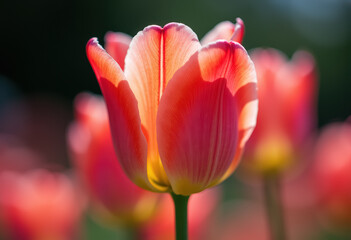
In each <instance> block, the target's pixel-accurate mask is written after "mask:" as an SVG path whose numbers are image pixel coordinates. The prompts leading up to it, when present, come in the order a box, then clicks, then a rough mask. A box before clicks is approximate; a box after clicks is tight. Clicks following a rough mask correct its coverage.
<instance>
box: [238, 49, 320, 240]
mask: <svg viewBox="0 0 351 240" xmlns="http://www.w3.org/2000/svg"><path fill="white" fill-rule="evenodd" d="M250 56H251V57H252V60H253V62H254V64H255V68H256V72H257V83H258V89H259V92H258V99H259V111H258V116H257V126H256V128H255V130H254V132H253V134H252V137H251V138H250V140H249V141H248V143H247V151H246V154H245V156H244V158H245V161H244V162H243V167H244V168H243V169H244V170H245V171H246V172H247V173H254V175H255V174H256V175H258V176H259V177H262V178H263V181H264V184H263V186H264V197H265V202H266V208H267V215H268V218H269V222H270V225H271V227H270V228H271V235H272V239H279V240H284V239H285V238H286V233H285V223H284V219H285V217H284V213H283V212H284V211H283V204H282V200H281V183H280V177H281V175H282V174H283V173H284V171H285V170H286V169H289V168H290V167H291V166H292V165H293V164H294V163H296V162H297V161H296V159H297V158H300V157H301V156H302V152H303V147H305V146H306V145H307V143H308V139H309V137H310V136H311V133H312V130H313V127H314V123H315V109H314V107H315V88H316V73H315V64H314V60H313V57H312V56H311V55H310V54H309V53H307V52H303V51H300V52H297V53H295V55H294V56H293V58H292V60H291V61H288V60H287V58H286V57H285V56H284V55H283V54H282V53H280V52H278V51H277V50H274V49H267V50H263V49H256V50H254V51H252V52H251V54H250Z"/></svg>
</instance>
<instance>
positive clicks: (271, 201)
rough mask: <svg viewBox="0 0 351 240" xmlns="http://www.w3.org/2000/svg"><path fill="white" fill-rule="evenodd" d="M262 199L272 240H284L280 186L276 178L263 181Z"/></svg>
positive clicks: (268, 177) (269, 177)
mask: <svg viewBox="0 0 351 240" xmlns="http://www.w3.org/2000/svg"><path fill="white" fill-rule="evenodd" d="M264 197H265V203H266V210H267V216H268V220H269V226H270V232H271V238H272V240H286V239H287V238H286V232H285V221H284V212H283V205H282V199H281V186H280V179H279V177H278V176H267V177H266V178H265V179H264Z"/></svg>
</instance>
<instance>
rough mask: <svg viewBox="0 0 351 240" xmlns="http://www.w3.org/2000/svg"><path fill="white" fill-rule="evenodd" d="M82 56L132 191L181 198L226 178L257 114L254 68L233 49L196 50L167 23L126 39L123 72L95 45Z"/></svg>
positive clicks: (182, 30)
mask: <svg viewBox="0 0 351 240" xmlns="http://www.w3.org/2000/svg"><path fill="white" fill-rule="evenodd" d="M87 55H88V59H89V61H90V63H91V65H92V67H93V70H94V72H95V74H96V77H97V79H98V82H99V84H100V87H101V90H102V93H103V95H104V98H105V101H106V104H107V108H108V112H109V118H110V124H111V132H112V136H113V139H114V144H115V150H116V153H117V156H118V159H119V161H120V163H121V165H122V167H123V169H124V170H125V172H126V174H127V175H128V177H129V178H130V179H131V180H132V181H133V182H134V183H136V184H137V185H139V186H141V187H143V188H145V189H148V190H152V191H157V192H169V191H173V192H174V193H176V194H181V195H189V194H192V193H196V192H200V191H202V190H204V189H206V188H208V187H211V186H214V185H217V184H218V183H220V182H222V181H223V180H224V179H226V178H227V177H228V176H229V175H230V174H231V173H232V172H233V171H234V169H235V168H236V166H237V164H238V161H239V158H240V155H241V153H242V150H243V148H244V146H245V143H246V141H247V139H248V138H249V136H250V134H251V132H252V130H253V128H254V126H255V122H256V113H257V96H256V75H255V70H254V66H253V64H252V62H251V60H250V58H249V56H248V54H247V53H246V50H245V49H244V48H243V47H242V46H241V45H240V44H239V43H237V42H233V41H217V42H213V43H211V44H209V45H206V46H204V47H201V45H200V43H199V41H198V39H197V36H196V34H195V33H194V32H193V31H192V30H191V29H190V28H189V27H187V26H185V25H183V24H179V23H170V24H168V25H166V26H165V27H164V28H161V27H159V26H154V25H153V26H149V27H147V28H145V29H144V30H143V31H141V32H139V33H138V34H137V35H136V36H135V37H134V38H133V40H132V42H131V44H130V47H129V49H128V53H127V56H126V59H125V66H124V71H122V69H121V67H120V66H119V65H118V64H117V63H116V61H115V60H114V59H113V58H112V57H110V55H108V54H107V53H106V52H105V50H104V49H103V48H102V47H101V46H100V45H99V44H98V42H97V40H96V39H91V40H90V41H89V42H88V44H87Z"/></svg>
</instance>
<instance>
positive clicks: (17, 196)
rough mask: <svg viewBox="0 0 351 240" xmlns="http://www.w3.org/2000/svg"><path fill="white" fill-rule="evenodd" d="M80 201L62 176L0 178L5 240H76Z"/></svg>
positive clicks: (31, 174) (42, 173)
mask: <svg viewBox="0 0 351 240" xmlns="http://www.w3.org/2000/svg"><path fill="white" fill-rule="evenodd" d="M80 206H81V198H80V197H79V195H78V194H77V192H76V189H75V187H74V185H73V183H72V182H71V180H69V179H68V178H67V177H66V176H65V175H63V174H59V173H57V174H54V173H50V172H47V171H45V170H36V171H34V170H33V171H31V172H27V173H23V174H19V173H15V172H3V173H1V175H0V213H2V219H3V223H4V224H5V226H4V230H5V234H7V235H6V236H7V238H6V239H13V240H44V239H55V240H68V239H75V238H76V237H77V236H76V234H77V233H76V231H77V229H76V228H77V226H78V222H79V218H80V214H81V210H82V209H81V207H80Z"/></svg>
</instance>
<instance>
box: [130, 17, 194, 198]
mask: <svg viewBox="0 0 351 240" xmlns="http://www.w3.org/2000/svg"><path fill="white" fill-rule="evenodd" d="M199 48H200V43H199V42H198V40H197V36H196V34H195V33H194V32H193V31H192V30H191V29H190V28H189V27H187V26H185V25H183V24H178V23H170V24H168V25H166V26H165V27H164V28H161V27H159V26H149V27H147V28H145V29H144V30H143V31H141V32H139V33H138V34H137V35H136V36H135V37H134V38H133V40H132V42H131V44H130V49H129V51H128V54H127V56H126V60H125V63H126V65H125V76H126V78H127V80H128V82H129V85H130V87H131V89H132V91H133V93H134V94H135V97H136V99H137V101H138V107H139V111H140V118H141V124H142V127H143V132H144V134H145V137H146V139H147V142H148V167H147V171H148V175H149V179H150V181H151V183H152V184H153V185H154V186H155V187H156V188H158V189H159V190H161V191H166V190H167V189H168V188H169V183H168V179H167V176H166V174H165V172H164V169H163V166H162V163H161V161H160V157H159V153H158V146H157V140H156V113H157V109H158V104H159V100H160V98H161V96H162V94H163V91H164V89H165V88H166V85H167V83H168V81H169V80H170V79H171V78H172V76H173V74H174V72H175V71H176V70H177V69H178V68H179V67H181V66H182V65H183V64H184V63H185V62H186V61H187V60H188V59H189V57H190V56H191V55H192V54H193V53H194V52H195V51H197V50H198V49H199Z"/></svg>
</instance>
